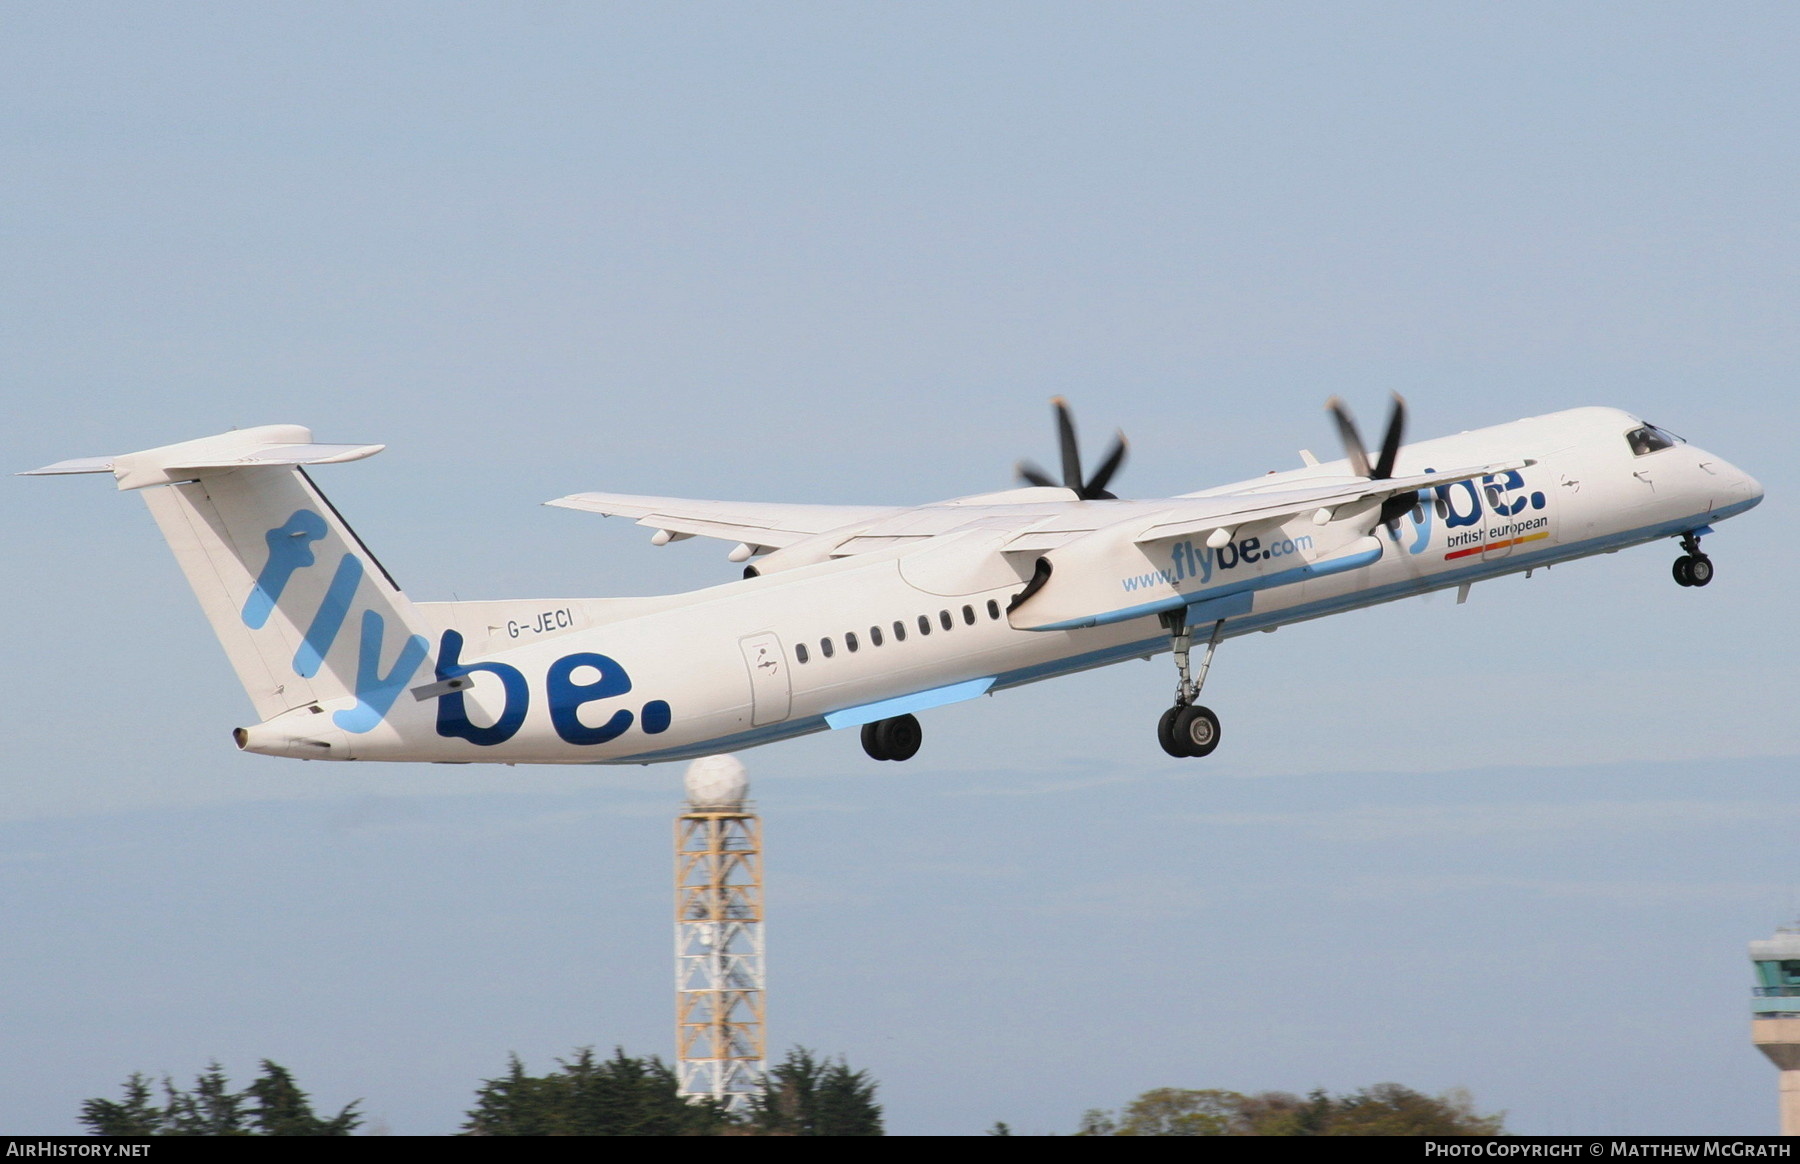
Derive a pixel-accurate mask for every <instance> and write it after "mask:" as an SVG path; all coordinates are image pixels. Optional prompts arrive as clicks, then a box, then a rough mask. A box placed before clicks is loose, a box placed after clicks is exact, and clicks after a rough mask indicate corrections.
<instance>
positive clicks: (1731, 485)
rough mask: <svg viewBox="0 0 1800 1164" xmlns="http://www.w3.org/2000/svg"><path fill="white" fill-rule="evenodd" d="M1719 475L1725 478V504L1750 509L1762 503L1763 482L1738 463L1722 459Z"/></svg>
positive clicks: (1719, 465)
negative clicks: (1741, 467)
mask: <svg viewBox="0 0 1800 1164" xmlns="http://www.w3.org/2000/svg"><path fill="white" fill-rule="evenodd" d="M1718 472H1719V476H1720V477H1722V478H1723V479H1724V485H1725V497H1726V499H1727V500H1726V502H1725V504H1727V505H1730V506H1734V507H1738V508H1741V509H1750V508H1753V507H1754V506H1756V505H1758V504H1760V503H1761V501H1762V499H1763V487H1762V482H1761V481H1758V480H1757V479H1756V478H1755V477H1752V476H1751V475H1750V474H1748V473H1746V472H1744V471H1743V470H1742V469H1740V468H1738V467H1737V466H1736V465H1732V464H1728V463H1726V462H1724V461H1720V462H1719V464H1718Z"/></svg>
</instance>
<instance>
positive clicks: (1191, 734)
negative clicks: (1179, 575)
mask: <svg viewBox="0 0 1800 1164" xmlns="http://www.w3.org/2000/svg"><path fill="white" fill-rule="evenodd" d="M1162 624H1163V626H1164V627H1166V628H1167V629H1168V631H1169V635H1170V637H1171V638H1172V639H1173V640H1174V643H1175V672H1176V676H1177V678H1176V682H1175V706H1174V707H1171V708H1170V709H1169V710H1167V711H1165V712H1163V715H1162V719H1161V720H1159V721H1157V724H1156V741H1157V743H1159V744H1161V745H1162V749H1163V751H1165V752H1167V753H1169V755H1171V756H1175V757H1178V758H1189V757H1195V758H1197V757H1200V756H1210V755H1212V751H1213V749H1214V748H1216V747H1218V746H1219V717H1218V716H1216V715H1214V714H1213V713H1212V709H1211V708H1206V707H1201V706H1200V705H1199V704H1197V703H1195V702H1194V700H1196V699H1198V698H1199V697H1200V689H1201V688H1202V687H1204V686H1205V685H1206V672H1207V671H1208V670H1209V669H1211V667H1212V658H1213V651H1214V650H1215V649H1216V648H1217V647H1218V645H1219V635H1220V634H1221V633H1223V631H1224V629H1225V620H1224V619H1220V620H1219V621H1218V622H1215V623H1213V627H1212V637H1211V638H1209V639H1208V640H1207V641H1206V653H1205V654H1204V655H1202V656H1201V657H1200V672H1199V674H1198V675H1193V674H1190V672H1189V668H1188V654H1189V652H1190V651H1191V650H1192V649H1193V645H1194V638H1193V635H1192V634H1191V633H1190V632H1189V630H1188V625H1187V611H1186V610H1175V611H1170V612H1168V613H1167V614H1164V615H1163V616H1162Z"/></svg>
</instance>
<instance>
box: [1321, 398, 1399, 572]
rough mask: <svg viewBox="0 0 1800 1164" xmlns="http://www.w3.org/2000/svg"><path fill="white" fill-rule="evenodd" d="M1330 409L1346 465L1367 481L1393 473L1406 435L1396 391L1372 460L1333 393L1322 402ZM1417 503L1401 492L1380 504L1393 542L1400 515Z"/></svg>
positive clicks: (1351, 421)
mask: <svg viewBox="0 0 1800 1164" xmlns="http://www.w3.org/2000/svg"><path fill="white" fill-rule="evenodd" d="M1325 407H1326V408H1327V409H1329V410H1330V411H1331V418H1332V419H1333V420H1335V421H1337V428H1338V435H1339V436H1340V437H1342V438H1343V441H1344V451H1345V453H1347V454H1348V455H1349V457H1350V468H1351V469H1352V470H1354V471H1355V473H1356V475H1357V476H1358V477H1367V478H1368V479H1369V480H1371V481H1386V480H1389V479H1390V478H1392V477H1393V475H1394V462H1395V461H1398V460H1399V459H1400V445H1401V443H1402V441H1403V439H1404V437H1405V435H1406V398H1405V397H1403V396H1401V395H1400V394H1399V393H1398V392H1396V393H1394V407H1393V410H1392V411H1390V412H1389V413H1388V426H1387V432H1386V433H1384V434H1383V435H1382V438H1381V452H1380V453H1378V454H1377V455H1376V458H1375V463H1374V464H1373V465H1371V464H1370V463H1369V453H1368V450H1367V448H1366V447H1365V446H1364V445H1363V441H1362V434H1361V433H1359V432H1357V431H1356V422H1355V421H1354V420H1351V419H1350V410H1349V409H1347V408H1345V407H1344V402H1343V401H1342V400H1340V399H1338V398H1337V397H1336V396H1333V397H1332V398H1331V399H1330V400H1327V401H1326V402H1325ZM1418 503H1419V495H1418V494H1417V493H1416V492H1414V493H1402V494H1399V495H1398V496H1395V497H1390V498H1388V499H1387V500H1386V501H1383V502H1382V503H1381V523H1382V524H1383V525H1385V526H1387V530H1388V536H1389V537H1391V538H1393V539H1394V540H1395V541H1398V540H1400V518H1401V517H1402V516H1403V515H1404V514H1406V513H1408V512H1409V511H1410V510H1411V509H1412V508H1413V506H1415V505H1417V504H1418Z"/></svg>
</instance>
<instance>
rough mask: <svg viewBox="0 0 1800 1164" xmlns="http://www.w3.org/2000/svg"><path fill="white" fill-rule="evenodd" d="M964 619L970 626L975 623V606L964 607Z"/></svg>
mask: <svg viewBox="0 0 1800 1164" xmlns="http://www.w3.org/2000/svg"><path fill="white" fill-rule="evenodd" d="M963 621H964V622H966V623H968V624H969V625H970V626H974V625H975V608H974V607H973V606H965V607H963Z"/></svg>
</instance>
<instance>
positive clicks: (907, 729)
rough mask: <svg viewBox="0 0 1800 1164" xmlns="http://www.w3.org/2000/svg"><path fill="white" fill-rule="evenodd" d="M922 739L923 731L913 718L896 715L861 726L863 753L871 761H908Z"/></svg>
mask: <svg viewBox="0 0 1800 1164" xmlns="http://www.w3.org/2000/svg"><path fill="white" fill-rule="evenodd" d="M924 739H925V731H924V729H923V728H921V727H920V726H919V721H918V718H917V717H915V716H910V715H897V716H895V717H894V718H893V719H878V720H876V721H875V722H874V723H865V724H863V729H862V746H863V751H865V752H867V753H869V759H871V760H910V759H912V758H913V757H914V756H916V755H917V754H918V752H919V744H920V743H922V742H923V741H924Z"/></svg>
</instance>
